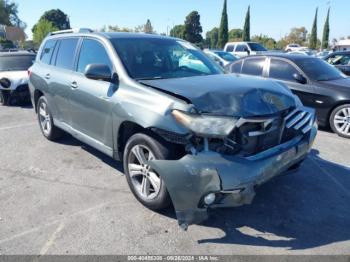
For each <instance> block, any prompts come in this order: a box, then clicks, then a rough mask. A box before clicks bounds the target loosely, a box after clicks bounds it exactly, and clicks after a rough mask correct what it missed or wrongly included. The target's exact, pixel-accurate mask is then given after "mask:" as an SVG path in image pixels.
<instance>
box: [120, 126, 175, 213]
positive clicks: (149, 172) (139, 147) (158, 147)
mask: <svg viewBox="0 0 350 262" xmlns="http://www.w3.org/2000/svg"><path fill="white" fill-rule="evenodd" d="M170 157H171V146H168V145H166V146H165V145H164V144H163V143H161V142H159V141H158V140H155V139H154V138H152V137H151V136H148V135H146V134H143V133H138V134H135V135H133V136H132V137H130V139H129V140H128V142H127V144H126V146H125V149H124V156H123V164H124V172H125V176H126V180H127V182H128V184H129V187H130V189H131V191H132V193H133V194H134V196H135V197H136V199H137V200H138V201H139V202H140V203H142V204H143V205H144V206H146V207H147V208H149V209H152V210H161V209H164V208H167V207H168V206H169V205H170V204H171V200H170V196H169V193H168V191H167V189H166V186H165V183H164V181H163V179H162V178H161V176H160V174H157V173H156V172H155V171H154V170H153V169H151V168H150V167H149V166H148V165H147V164H145V163H144V161H147V160H151V159H169V158H170Z"/></svg>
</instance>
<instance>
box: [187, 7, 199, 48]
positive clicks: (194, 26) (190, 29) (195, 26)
mask: <svg viewBox="0 0 350 262" xmlns="http://www.w3.org/2000/svg"><path fill="white" fill-rule="evenodd" d="M200 18H201V17H200V15H199V13H198V12H197V11H192V12H191V13H190V14H189V15H188V16H186V20H185V29H184V39H185V40H187V41H189V42H191V43H194V44H195V43H200V42H202V40H203V37H202V35H201V33H202V32H203V29H202V26H201V22H200Z"/></svg>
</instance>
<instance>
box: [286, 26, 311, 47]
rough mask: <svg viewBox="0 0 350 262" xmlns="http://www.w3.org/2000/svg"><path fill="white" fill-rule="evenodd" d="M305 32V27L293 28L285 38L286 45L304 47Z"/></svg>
mask: <svg viewBox="0 0 350 262" xmlns="http://www.w3.org/2000/svg"><path fill="white" fill-rule="evenodd" d="M307 33H308V32H307V30H306V28H305V27H303V26H302V27H293V28H292V29H291V30H290V33H289V34H288V35H287V36H286V37H285V40H286V42H287V43H288V44H299V45H304V44H305V42H306V40H307Z"/></svg>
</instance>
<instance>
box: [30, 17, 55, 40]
mask: <svg viewBox="0 0 350 262" xmlns="http://www.w3.org/2000/svg"><path fill="white" fill-rule="evenodd" d="M57 30H59V29H58V28H57V27H56V26H55V25H54V24H53V23H52V22H50V21H48V20H46V19H40V21H39V22H38V23H37V25H36V27H35V30H34V32H33V41H34V43H35V44H36V45H37V46H39V45H40V44H41V42H42V41H43V39H44V38H45V37H46V36H47V34H48V33H51V32H54V31H57Z"/></svg>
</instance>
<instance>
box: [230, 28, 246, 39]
mask: <svg viewBox="0 0 350 262" xmlns="http://www.w3.org/2000/svg"><path fill="white" fill-rule="evenodd" d="M228 35H229V41H242V36H243V30H242V29H240V28H234V29H231V30H230V32H229V34H228Z"/></svg>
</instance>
